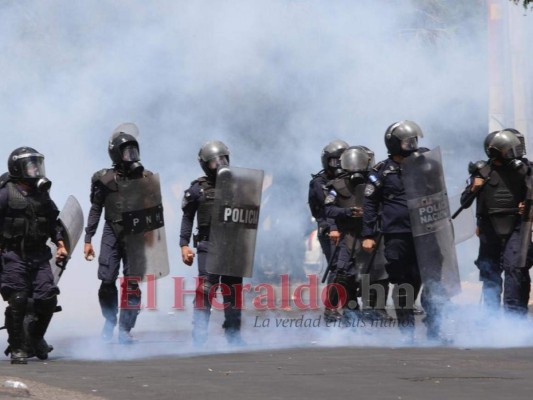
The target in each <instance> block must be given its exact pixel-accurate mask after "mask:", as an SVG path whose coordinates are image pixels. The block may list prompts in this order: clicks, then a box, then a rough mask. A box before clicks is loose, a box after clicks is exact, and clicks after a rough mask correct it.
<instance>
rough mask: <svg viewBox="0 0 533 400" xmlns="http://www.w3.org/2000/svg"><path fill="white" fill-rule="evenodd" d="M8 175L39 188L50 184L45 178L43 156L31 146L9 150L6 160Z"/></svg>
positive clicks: (46, 187) (44, 188)
mask: <svg viewBox="0 0 533 400" xmlns="http://www.w3.org/2000/svg"><path fill="white" fill-rule="evenodd" d="M7 169H8V171H9V177H10V178H11V179H14V180H22V181H27V182H31V183H33V184H34V186H35V187H36V188H38V189H39V190H43V191H45V190H48V189H50V186H52V182H50V181H49V180H48V179H47V178H46V172H45V168H44V156H43V155H42V154H41V153H39V152H38V151H37V150H35V149H34V148H32V147H28V146H24V147H19V148H18V149H15V150H13V151H12V152H11V154H10V155H9V159H8V160H7Z"/></svg>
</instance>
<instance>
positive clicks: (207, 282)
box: [180, 140, 243, 347]
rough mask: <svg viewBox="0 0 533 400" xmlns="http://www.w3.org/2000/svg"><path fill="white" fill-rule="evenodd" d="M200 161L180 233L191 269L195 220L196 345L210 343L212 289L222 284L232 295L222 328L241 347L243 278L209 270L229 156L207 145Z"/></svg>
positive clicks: (226, 296)
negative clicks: (214, 216) (218, 193)
mask: <svg viewBox="0 0 533 400" xmlns="http://www.w3.org/2000/svg"><path fill="white" fill-rule="evenodd" d="M198 161H199V163H200V166H201V167H202V170H203V171H204V172H205V175H204V176H202V177H200V178H198V179H196V180H194V181H193V182H192V183H191V186H190V187H189V188H188V189H187V190H186V191H185V194H184V197H183V202H182V206H181V208H182V210H183V217H182V220H181V230H180V247H181V257H182V260H183V262H184V263H185V264H186V265H189V266H191V265H192V263H193V261H194V257H195V253H194V251H193V250H192V249H191V248H190V247H189V242H190V240H191V235H192V230H193V225H194V218H195V216H196V218H197V224H196V227H197V233H196V234H195V235H194V247H196V251H197V253H198V279H197V282H196V296H195V300H194V311H193V331H192V337H193V343H194V345H195V346H197V347H200V346H202V345H204V344H205V342H206V341H207V331H208V324H209V318H210V315H211V306H212V299H213V297H214V296H215V293H214V290H212V288H213V286H214V285H216V284H218V283H221V284H222V285H225V286H224V287H228V288H229V292H228V291H226V292H223V298H224V304H225V305H227V307H225V308H224V316H225V321H224V324H223V325H222V327H223V328H224V333H225V336H226V339H227V341H228V343H229V344H231V345H239V344H242V343H243V342H242V338H241V335H240V329H241V308H242V305H239V304H237V290H238V289H239V287H240V286H241V285H242V277H236V276H225V275H216V274H211V273H208V272H207V270H206V265H207V257H208V252H209V233H210V227H211V211H212V209H213V205H214V200H215V187H216V184H217V180H216V178H217V170H218V168H219V167H222V166H228V165H229V161H230V152H229V149H228V147H227V146H226V145H225V144H224V143H223V142H221V141H218V140H212V141H208V142H206V143H205V144H204V145H203V146H202V147H201V148H200V151H199V152H198Z"/></svg>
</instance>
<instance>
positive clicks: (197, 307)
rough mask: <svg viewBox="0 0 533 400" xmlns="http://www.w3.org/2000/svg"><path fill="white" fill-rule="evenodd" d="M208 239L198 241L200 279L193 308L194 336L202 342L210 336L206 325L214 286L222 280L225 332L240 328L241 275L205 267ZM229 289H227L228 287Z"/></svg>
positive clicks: (229, 332)
mask: <svg viewBox="0 0 533 400" xmlns="http://www.w3.org/2000/svg"><path fill="white" fill-rule="evenodd" d="M208 247H209V242H208V241H205V240H204V241H201V242H199V243H198V247H197V253H198V282H197V286H196V296H195V299H194V311H193V338H194V339H195V340H196V341H198V342H203V341H205V340H206V338H207V328H208V324H209V317H210V316H211V307H212V302H213V297H214V296H215V295H216V290H215V288H216V287H214V286H215V285H217V284H221V286H222V288H221V290H222V294H223V295H222V297H223V303H224V317H225V320H224V324H223V328H224V329H225V332H226V335H235V334H237V333H238V332H239V331H240V328H241V310H242V307H243V304H242V301H243V299H242V278H241V277H235V276H226V275H215V274H210V273H208V272H207V271H206V265H207V257H208ZM226 290H227V291H226Z"/></svg>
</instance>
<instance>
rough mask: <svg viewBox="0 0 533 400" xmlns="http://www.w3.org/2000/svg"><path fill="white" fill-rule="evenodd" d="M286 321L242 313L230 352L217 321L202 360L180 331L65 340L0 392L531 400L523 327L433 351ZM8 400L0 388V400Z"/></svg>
mask: <svg viewBox="0 0 533 400" xmlns="http://www.w3.org/2000/svg"><path fill="white" fill-rule="evenodd" d="M285 316H286V314H284V313H277V314H258V315H256V316H255V317H254V316H253V315H248V317H247V323H246V324H245V329H244V337H245V339H246V341H247V342H248V346H246V347H244V348H238V349H234V348H228V347H227V346H226V344H225V341H224V339H223V337H221V328H220V326H219V324H212V326H211V332H210V334H211V337H210V340H209V345H208V347H207V348H205V349H203V350H202V351H200V352H198V351H197V350H195V349H193V348H191V347H190V330H189V329H188V328H187V329H181V330H168V331H165V332H155V331H154V332H150V331H140V332H138V333H137V337H138V338H139V341H138V342H137V343H136V344H134V345H130V346H124V345H119V344H118V343H111V344H103V343H100V342H99V340H98V339H97V338H95V337H70V336H68V335H67V336H65V337H64V338H62V339H56V340H55V341H54V342H53V344H54V345H55V346H56V349H55V350H54V352H52V353H51V357H50V359H49V360H48V361H47V362H42V361H39V360H35V359H32V360H30V362H29V364H28V365H15V366H12V365H10V364H9V360H8V359H7V358H6V359H4V360H3V361H0V383H1V382H4V381H5V380H6V379H7V377H11V378H12V379H16V380H20V381H22V382H24V383H26V384H27V385H28V386H29V391H30V393H31V395H32V396H31V398H32V399H34V400H41V399H43V400H44V399H57V400H63V399H65V400H78V399H79V400H96V399H102V398H103V399H117V400H118V399H120V400H123V399H128V400H136V399H143V400H145V399H204V398H205V399H208V398H231V399H235V400H237V399H331V398H335V399H355V398H364V399H394V400H405V399H429V398H431V399H501V398H513V399H530V398H531V397H532V394H533V339H532V335H533V329H532V326H531V325H530V324H529V323H527V324H525V325H523V326H520V325H518V324H517V323H515V322H510V323H509V324H504V323H503V322H502V321H499V322H498V323H494V324H488V325H479V324H477V325H473V326H468V327H465V328H464V329H463V330H462V331H461V332H456V334H457V333H458V334H459V336H460V337H457V338H456V339H461V338H463V337H465V338H468V339H464V340H463V342H462V343H461V341H460V340H459V343H456V344H454V346H453V347H442V346H441V347H431V345H430V344H429V343H427V342H426V341H425V339H424V330H423V327H422V324H420V323H419V322H420V321H418V324H417V326H418V327H417V344H418V346H419V347H401V346H402V344H401V340H400V339H401V336H400V335H399V333H398V330H397V328H390V329H389V328H387V327H380V328H378V329H376V328H374V327H369V326H365V327H358V328H355V329H338V328H335V327H329V328H325V327H323V326H322V327H315V328H313V327H307V328H306V327H305V326H303V325H304V324H306V321H307V322H308V323H309V324H313V323H316V322H317V321H318V319H317V318H319V316H320V315H319V314H316V313H315V314H312V315H309V316H308V315H304V316H303V317H300V316H299V315H298V314H294V315H293V316H292V317H293V318H292V320H293V323H292V326H289V325H290V323H288V324H285V325H287V326H286V327H285V328H283V326H282V325H283V324H284V322H283V321H284V320H281V322H280V320H277V318H285ZM267 321H268V322H269V324H270V326H265V324H266V322H267ZM319 322H320V321H319ZM296 324H298V325H300V326H299V327H297V326H296ZM463 325H464V323H461V326H463ZM474 326H475V327H476V329H477V330H475V331H473V332H471V335H470V336H467V335H466V334H467V331H471V330H473V329H474V328H473V327H474ZM498 329H499V330H498ZM506 339H507V341H505V340H506ZM502 346H504V347H506V348H488V347H502ZM22 394H23V393H22ZM12 396H14V393H9V389H5V388H0V398H15V397H12Z"/></svg>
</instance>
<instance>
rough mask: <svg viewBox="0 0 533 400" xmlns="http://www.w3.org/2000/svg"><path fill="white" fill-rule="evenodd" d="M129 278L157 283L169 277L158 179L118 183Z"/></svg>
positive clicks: (146, 178) (148, 177)
mask: <svg viewBox="0 0 533 400" xmlns="http://www.w3.org/2000/svg"><path fill="white" fill-rule="evenodd" d="M117 184H118V192H119V195H120V202H121V203H122V204H121V209H122V224H123V228H124V245H125V249H126V257H127V260H128V264H129V267H130V269H129V271H128V275H129V276H136V277H142V278H143V279H145V278H146V276H147V275H150V276H153V277H154V278H155V279H157V278H162V277H164V276H166V275H168V273H169V262H168V252H167V241H166V236H165V226H164V218H163V204H162V201H161V187H160V184H159V175H158V174H154V175H150V176H147V177H143V178H139V179H131V180H125V181H119V182H117Z"/></svg>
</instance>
